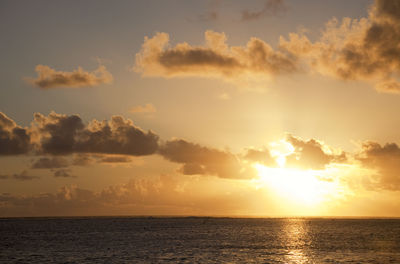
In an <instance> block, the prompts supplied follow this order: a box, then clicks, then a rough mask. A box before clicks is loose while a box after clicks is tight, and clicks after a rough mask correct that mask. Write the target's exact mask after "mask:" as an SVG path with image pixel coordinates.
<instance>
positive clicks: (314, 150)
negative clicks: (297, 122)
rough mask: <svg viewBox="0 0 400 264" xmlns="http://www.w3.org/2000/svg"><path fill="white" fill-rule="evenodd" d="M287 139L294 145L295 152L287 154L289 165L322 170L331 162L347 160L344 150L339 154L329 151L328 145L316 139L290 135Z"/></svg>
mask: <svg viewBox="0 0 400 264" xmlns="http://www.w3.org/2000/svg"><path fill="white" fill-rule="evenodd" d="M286 140H287V142H289V143H290V144H291V145H292V146H293V147H294V151H293V153H292V154H290V155H288V156H286V164H287V166H289V167H298V168H303V169H312V170H322V169H325V166H326V165H328V164H330V163H333V162H336V163H343V162H345V161H346V160H347V159H346V155H345V153H344V152H342V153H341V154H338V155H336V154H333V153H327V151H328V149H327V146H324V145H323V143H321V142H319V141H317V140H315V139H310V140H308V141H305V140H302V139H301V138H298V137H294V136H292V135H288V136H287V138H286Z"/></svg>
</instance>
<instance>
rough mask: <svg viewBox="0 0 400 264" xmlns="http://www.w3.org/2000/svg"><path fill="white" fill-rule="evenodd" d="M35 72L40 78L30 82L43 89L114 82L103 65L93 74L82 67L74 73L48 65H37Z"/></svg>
mask: <svg viewBox="0 0 400 264" xmlns="http://www.w3.org/2000/svg"><path fill="white" fill-rule="evenodd" d="M35 70H36V72H37V73H38V77H37V78H36V79H28V81H29V82H30V83H32V84H34V85H36V86H38V87H39V88H41V89H54V88H59V87H66V88H77V87H89V86H96V85H100V84H104V83H111V82H112V81H113V77H112V75H111V73H109V72H108V71H107V69H106V67H104V66H102V65H100V66H99V67H98V68H97V69H96V70H95V71H93V72H87V71H84V70H83V69H82V68H81V67H78V69H77V70H75V71H73V72H63V71H56V70H54V69H52V68H50V67H49V66H46V65H37V66H36V68H35Z"/></svg>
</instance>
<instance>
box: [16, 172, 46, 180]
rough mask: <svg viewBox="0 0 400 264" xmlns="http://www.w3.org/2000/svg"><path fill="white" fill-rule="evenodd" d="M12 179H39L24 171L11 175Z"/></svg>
mask: <svg viewBox="0 0 400 264" xmlns="http://www.w3.org/2000/svg"><path fill="white" fill-rule="evenodd" d="M12 178H13V179H15V180H19V181H30V180H35V179H40V177H38V176H32V175H30V174H29V173H28V171H26V170H24V171H22V172H21V173H15V174H13V176H12Z"/></svg>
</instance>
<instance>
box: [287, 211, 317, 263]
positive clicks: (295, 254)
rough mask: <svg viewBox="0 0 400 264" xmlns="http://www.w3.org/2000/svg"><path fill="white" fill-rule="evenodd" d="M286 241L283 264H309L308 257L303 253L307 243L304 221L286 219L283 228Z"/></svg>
mask: <svg viewBox="0 0 400 264" xmlns="http://www.w3.org/2000/svg"><path fill="white" fill-rule="evenodd" d="M283 228H284V230H283V232H284V233H285V236H286V241H287V253H286V255H285V263H296V264H302V263H310V262H311V259H309V257H308V255H307V254H306V252H305V251H304V246H305V244H306V241H307V236H308V235H307V224H306V220H305V219H287V221H285V222H284V226H283Z"/></svg>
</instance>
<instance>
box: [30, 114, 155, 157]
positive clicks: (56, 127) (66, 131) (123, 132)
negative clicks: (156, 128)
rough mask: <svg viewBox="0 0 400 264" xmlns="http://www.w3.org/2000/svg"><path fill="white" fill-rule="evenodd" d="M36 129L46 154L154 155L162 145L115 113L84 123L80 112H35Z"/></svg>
mask: <svg viewBox="0 0 400 264" xmlns="http://www.w3.org/2000/svg"><path fill="white" fill-rule="evenodd" d="M34 130H35V131H36V134H37V135H38V139H37V141H38V142H39V145H40V151H41V152H42V153H44V154H53V155H67V154H72V153H99V154H123V155H132V156H143V155H151V154H153V153H155V151H156V150H157V147H158V136H157V135H156V134H154V133H153V132H152V131H148V132H147V133H146V132H144V131H143V130H142V129H140V128H139V127H136V126H135V125H134V124H133V122H132V121H131V120H129V119H125V118H123V117H122V116H113V117H112V118H111V120H110V121H101V122H100V121H98V120H93V121H91V122H90V123H89V124H88V125H85V124H83V122H82V120H81V118H80V117H79V116H78V115H70V116H68V115H61V114H57V113H54V112H52V113H50V114H49V115H48V116H47V117H46V116H44V115H42V114H40V113H35V115H34Z"/></svg>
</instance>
